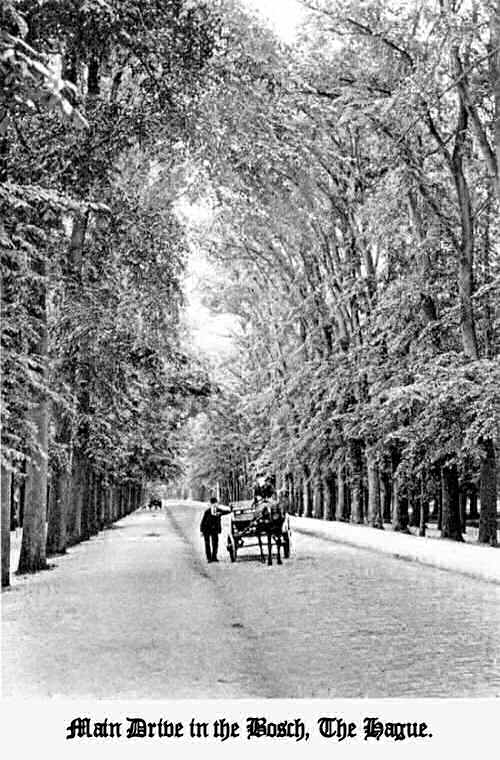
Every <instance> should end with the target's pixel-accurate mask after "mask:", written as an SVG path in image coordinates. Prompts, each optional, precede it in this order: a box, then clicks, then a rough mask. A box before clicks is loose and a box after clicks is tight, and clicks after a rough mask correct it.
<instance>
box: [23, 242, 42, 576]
mask: <svg viewBox="0 0 500 760" xmlns="http://www.w3.org/2000/svg"><path fill="white" fill-rule="evenodd" d="M33 271H34V272H35V273H36V274H37V275H38V276H39V278H38V281H37V283H36V285H35V286H34V287H35V288H36V291H35V293H33V295H32V298H33V304H34V307H33V311H32V314H33V317H34V318H35V319H36V321H37V323H38V338H37V341H36V344H35V345H34V346H33V355H34V356H35V357H37V359H38V361H39V367H38V370H37V374H38V380H39V389H38V390H37V391H36V392H35V394H34V399H33V408H32V410H31V415H30V416H31V422H32V424H33V429H34V431H35V445H36V448H35V449H34V451H33V452H32V454H31V461H30V463H29V464H28V468H27V480H26V495H25V499H26V502H25V507H24V521H23V537H22V541H21V554H20V556H19V567H18V573H36V572H37V571H38V570H44V569H45V568H46V567H47V558H46V525H45V523H46V519H47V457H48V435H49V402H48V399H47V395H46V393H45V391H44V387H45V384H46V377H47V358H48V332H47V303H46V298H47V296H46V287H47V286H46V272H45V261H44V259H43V258H42V257H40V258H38V259H37V260H36V261H35V262H34V263H33Z"/></svg>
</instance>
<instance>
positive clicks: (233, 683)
mask: <svg viewBox="0 0 500 760" xmlns="http://www.w3.org/2000/svg"><path fill="white" fill-rule="evenodd" d="M164 505H165V502H164ZM202 509H203V505H201V504H195V503H189V502H188V503H186V502H168V503H167V504H166V506H164V508H163V510H162V511H161V512H160V511H158V512H149V511H147V512H146V511H141V512H136V513H134V514H132V515H129V516H128V517H126V518H125V519H123V520H121V521H120V522H119V523H118V524H116V525H115V526H114V527H113V528H112V529H109V530H106V531H104V532H103V533H101V534H100V535H99V536H98V537H96V538H93V539H92V540H91V541H89V542H86V543H84V544H80V545H78V546H76V547H74V548H72V549H71V550H70V551H69V552H68V554H67V555H65V556H63V557H58V558H55V559H54V563H55V564H56V565H57V567H56V568H55V569H53V570H51V571H48V572H43V573H40V574H38V575H36V576H33V577H24V578H22V579H16V580H15V581H14V584H13V588H12V589H11V590H10V591H7V592H6V593H4V594H3V614H2V618H3V620H2V624H3V657H2V669H3V695H4V696H5V697H8V696H12V697H51V696H54V697H92V698H103V699H104V698H110V699H118V698H120V699H177V698H191V699H195V698H200V699H201V698H226V699H228V698H229V699H237V698H244V697H249V698H257V697H269V698H319V697H321V698H351V697H373V698H381V697H495V696H496V697H498V696H500V663H499V660H500V658H499V655H500V637H499V635H498V634H499V632H500V605H499V587H498V586H497V585H495V584H491V583H487V582H483V581H479V580H474V579H471V578H467V577H465V576H461V575H458V574H454V573H450V572H444V571H441V570H438V569H435V568H432V567H424V566H421V565H416V564H412V563H410V562H405V561H402V560H398V559H395V558H393V557H389V556H384V555H381V554H376V553H372V552H369V551H366V550H362V549H356V548H351V547H348V546H345V545H342V544H337V543H333V542H331V541H326V540H324V539H320V538H314V537H311V536H305V535H301V534H300V533H299V532H296V533H295V534H294V541H293V551H292V556H291V558H290V559H289V560H286V561H285V562H284V564H283V565H282V566H281V567H280V566H277V565H276V564H274V565H273V567H267V565H262V564H261V563H260V562H259V560H258V557H257V555H256V554H255V553H253V554H252V553H251V550H247V551H245V550H242V551H241V555H240V556H239V557H238V561H237V562H236V563H234V564H231V562H230V561H229V557H228V554H227V551H226V549H225V540H224V536H222V540H221V546H220V551H219V560H220V561H219V563H218V564H215V563H214V564H207V563H206V561H205V559H204V556H203V547H202V541H201V537H200V535H199V530H198V526H199V521H200V515H201V510H202ZM226 520H227V518H225V519H224V522H226Z"/></svg>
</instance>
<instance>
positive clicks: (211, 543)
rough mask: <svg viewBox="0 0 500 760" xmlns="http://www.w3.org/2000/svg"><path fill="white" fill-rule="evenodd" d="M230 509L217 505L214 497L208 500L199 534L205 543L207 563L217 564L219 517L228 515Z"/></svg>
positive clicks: (220, 527) (219, 530)
mask: <svg viewBox="0 0 500 760" xmlns="http://www.w3.org/2000/svg"><path fill="white" fill-rule="evenodd" d="M228 512H231V509H229V508H228V507H220V506H218V505H217V499H216V498H215V496H212V497H211V498H210V506H209V508H208V509H206V510H205V512H204V513H203V517H202V518H201V523H200V533H201V534H202V536H203V539H204V541H205V553H206V555H207V561H208V562H218V561H219V560H218V559H217V550H218V548H219V534H220V532H221V530H222V526H221V515H225V514H228Z"/></svg>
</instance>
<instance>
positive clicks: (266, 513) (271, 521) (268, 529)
mask: <svg viewBox="0 0 500 760" xmlns="http://www.w3.org/2000/svg"><path fill="white" fill-rule="evenodd" d="M284 522H285V514H284V512H283V510H282V509H281V507H280V505H279V504H277V503H276V502H268V501H265V502H264V506H263V507H262V509H261V512H260V515H259V517H258V518H257V524H256V535H257V538H258V541H259V549H260V558H261V561H262V562H265V557H264V551H263V549H262V540H261V537H262V536H263V535H265V536H267V564H268V565H272V564H273V539H274V542H275V544H276V550H277V555H278V556H277V563H278V565H282V564H283V563H282V561H281V543H282V534H283V523H284Z"/></svg>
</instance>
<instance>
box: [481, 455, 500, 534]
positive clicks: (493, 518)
mask: <svg viewBox="0 0 500 760" xmlns="http://www.w3.org/2000/svg"><path fill="white" fill-rule="evenodd" d="M483 448H484V454H485V455H484V458H483V460H482V462H481V486H480V492H479V499H480V502H481V511H480V514H479V535H478V541H479V543H480V544H489V545H490V546H496V545H497V475H496V457H495V446H494V444H493V442H492V441H491V440H487V441H485V442H484V443H483Z"/></svg>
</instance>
